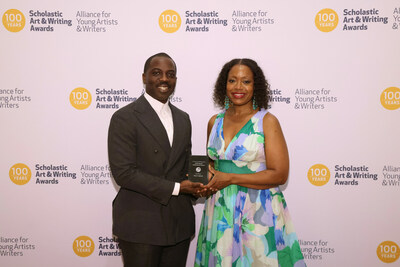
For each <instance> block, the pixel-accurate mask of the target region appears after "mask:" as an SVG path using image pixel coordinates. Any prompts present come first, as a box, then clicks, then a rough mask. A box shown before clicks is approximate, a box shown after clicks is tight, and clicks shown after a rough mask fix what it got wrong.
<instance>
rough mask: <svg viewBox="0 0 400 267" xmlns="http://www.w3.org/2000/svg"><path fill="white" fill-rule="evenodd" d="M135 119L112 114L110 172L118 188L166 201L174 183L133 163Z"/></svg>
mask: <svg viewBox="0 0 400 267" xmlns="http://www.w3.org/2000/svg"><path fill="white" fill-rule="evenodd" d="M137 125H138V121H137V120H136V118H135V117H134V116H128V114H127V113H118V112H117V113H115V114H114V115H113V117H112V118H111V122H110V127H109V131H108V157H109V162H110V167H111V172H112V174H113V177H114V179H115V181H116V183H117V184H118V185H119V186H121V187H122V188H125V189H128V190H132V191H135V192H138V193H141V194H143V195H145V196H147V197H149V198H150V199H152V200H154V201H156V202H159V203H161V204H163V205H166V204H168V201H169V199H170V198H171V194H172V191H173V189H174V185H175V183H174V182H173V181H169V180H166V179H163V178H160V177H157V176H154V175H151V174H148V173H146V172H143V171H142V170H140V169H139V168H138V166H137V149H136V147H137V146H138V145H145V144H138V143H137V137H136V130H135V127H137Z"/></svg>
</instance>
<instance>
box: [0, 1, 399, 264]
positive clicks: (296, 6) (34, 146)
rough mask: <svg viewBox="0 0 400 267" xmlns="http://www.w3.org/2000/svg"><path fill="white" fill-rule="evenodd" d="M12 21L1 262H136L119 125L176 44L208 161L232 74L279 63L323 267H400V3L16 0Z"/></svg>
mask: <svg viewBox="0 0 400 267" xmlns="http://www.w3.org/2000/svg"><path fill="white" fill-rule="evenodd" d="M12 9H15V10H12ZM168 10H169V11H168ZM164 11H167V12H164ZM246 12H247V13H246ZM0 15H1V16H2V24H1V25H0V36H1V44H0V46H1V49H0V55H1V63H0V75H1V79H0V107H1V109H0V116H1V125H2V126H1V131H0V143H1V151H2V153H1V154H2V156H1V161H0V170H1V172H0V173H1V178H2V179H0V265H1V266H7V267H8V266H68V267H69V266H104V267H106V266H107V267H108V266H110V267H111V266H122V260H121V257H120V253H119V250H118V249H117V247H116V245H117V244H116V243H115V242H114V241H113V240H112V233H111V225H112V220H111V202H112V200H113V198H114V197H115V195H116V193H117V190H118V188H117V186H116V185H115V183H114V182H113V181H112V179H111V178H110V177H109V170H108V159H107V146H106V140H107V130H108V124H109V120H110V117H111V115H112V114H113V113H114V112H115V110H116V109H117V107H118V108H120V107H122V106H124V105H126V104H128V103H129V102H131V101H132V100H133V99H134V98H137V97H139V96H140V94H141V93H142V90H143V85H142V83H141V74H142V70H143V64H144V61H145V60H146V59H147V58H148V57H149V56H151V55H153V54H155V53H157V52H160V51H165V52H167V53H168V54H170V55H171V56H172V57H173V58H174V59H175V61H176V63H177V66H178V83H177V87H176V93H175V95H174V98H173V99H172V100H173V103H174V104H175V105H176V106H178V107H179V108H181V109H183V110H185V111H187V112H188V113H189V114H190V116H191V120H192V125H193V136H192V140H193V151H192V152H193V154H204V153H205V142H206V141H205V140H206V124H207V121H208V119H209V118H210V117H211V116H212V115H213V114H215V113H217V112H218V110H217V109H216V108H214V106H213V103H212V101H211V93H212V88H213V84H214V82H215V80H216V77H217V75H218V72H219V70H220V68H221V67H222V65H223V64H224V63H225V62H227V61H228V60H230V59H232V58H236V57H249V58H252V59H255V60H256V61H257V62H258V63H259V64H260V66H261V67H262V68H263V70H264V71H265V74H266V76H267V78H268V80H269V82H270V84H271V90H272V93H273V94H272V101H271V112H272V113H273V114H275V115H276V116H277V117H278V119H279V120H280V122H281V125H282V128H283V130H284V133H285V137H286V140H287V143H288V147H289V150H290V159H291V165H290V177H289V180H288V182H287V184H285V185H284V186H282V189H283V192H284V194H285V196H286V200H287V203H288V207H289V210H290V212H291V216H292V218H293V221H294V225H295V228H296V232H297V234H298V237H299V239H300V242H301V248H302V250H303V253H304V256H305V258H306V262H307V264H308V266H311V267H319V266H329V267H330V266H332V267H335V266H349V267H353V266H371V267H375V266H398V264H399V262H400V260H397V259H398V257H399V251H400V250H399V247H398V245H400V229H399V225H400V212H399V207H398V205H399V204H398V203H399V202H400V194H399V193H400V191H399V190H400V186H399V184H400V178H399V177H400V161H399V150H400V143H399V136H400V126H399V109H398V108H399V106H400V104H399V101H400V89H399V87H400V73H399V69H400V64H399V63H400V52H399V43H400V2H399V1H398V0H396V1H395V0H386V1H361V0H358V1H356V0H351V1H343V0H340V1H323V3H322V2H321V1H311V0H308V1H283V2H282V1H281V2H278V1H261V0H254V1H236V0H229V1H228V0H223V1H177V0H171V1H151V2H148V3H145V2H143V1H128V0H116V1H105V0H97V1H94V0H90V1H75V0H71V1H67V2H63V1H50V0H38V1H26V0H25V1H22V0H12V1H11V0H2V1H1V3H0ZM90 15H95V16H98V17H95V18H90V17H88V16H90ZM245 15H249V16H251V17H249V16H247V17H245ZM178 18H180V20H181V24H180V25H179V24H178V23H179V21H178V20H177V19H178ZM93 19H94V21H95V24H93V23H92V22H91V20H93ZM193 19H194V20H193ZM249 19H250V22H249V21H248V20H249ZM159 20H161V22H162V23H161V24H159ZM163 20H164V21H163ZM316 20H317V21H316ZM320 20H321V21H320ZM23 21H25V25H23ZM207 22H209V24H207ZM324 23H325V24H324ZM165 24H167V25H165ZM173 30H175V32H166V31H173ZM89 97H91V102H90V101H89ZM118 97H120V98H119V99H118ZM381 99H382V101H381ZM29 177H30V179H29ZM202 203H203V202H201V201H199V203H197V204H196V205H195V211H196V221H197V225H196V228H198V225H199V223H200V220H201V212H202V209H203V204H202ZM195 244H196V238H195V239H194V240H193V241H192V243H191V247H190V251H189V256H188V261H187V266H192V265H193V262H194V258H195ZM393 261H394V262H393Z"/></svg>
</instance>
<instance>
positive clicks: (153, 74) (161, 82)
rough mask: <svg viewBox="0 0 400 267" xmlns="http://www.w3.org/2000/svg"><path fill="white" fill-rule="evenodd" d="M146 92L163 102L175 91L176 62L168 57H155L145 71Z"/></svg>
mask: <svg viewBox="0 0 400 267" xmlns="http://www.w3.org/2000/svg"><path fill="white" fill-rule="evenodd" d="M142 78H143V83H144V84H145V85H146V93H148V94H149V95H150V96H152V97H153V98H155V99H157V100H158V101H160V102H162V103H166V102H167V100H168V97H169V96H170V95H171V94H172V93H173V92H174V90H175V85H176V79H177V78H176V69H175V64H174V62H173V61H172V60H171V59H170V58H167V57H155V58H153V59H152V60H151V62H150V64H149V67H148V69H147V70H146V72H145V73H143V76H142Z"/></svg>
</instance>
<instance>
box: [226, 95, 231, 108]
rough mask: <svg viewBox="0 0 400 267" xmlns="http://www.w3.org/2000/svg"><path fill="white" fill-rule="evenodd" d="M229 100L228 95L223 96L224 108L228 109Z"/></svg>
mask: <svg viewBox="0 0 400 267" xmlns="http://www.w3.org/2000/svg"><path fill="white" fill-rule="evenodd" d="M230 102H231V101H230V100H229V97H228V96H225V109H228V108H229V105H230Z"/></svg>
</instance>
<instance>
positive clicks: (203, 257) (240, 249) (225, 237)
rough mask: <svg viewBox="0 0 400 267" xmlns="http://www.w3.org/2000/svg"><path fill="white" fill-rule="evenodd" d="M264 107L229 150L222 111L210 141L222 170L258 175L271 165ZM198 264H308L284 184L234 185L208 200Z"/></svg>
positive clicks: (298, 266)
mask: <svg viewBox="0 0 400 267" xmlns="http://www.w3.org/2000/svg"><path fill="white" fill-rule="evenodd" d="M267 112H268V111H267V110H265V109H261V110H260V111H258V112H257V113H256V114H255V115H254V116H253V117H252V118H251V119H250V120H249V121H248V122H247V123H246V125H245V126H243V128H242V129H241V130H240V131H239V132H238V133H237V134H236V136H235V137H234V138H233V139H232V141H231V143H230V144H229V145H228V147H227V149H226V151H224V147H225V141H224V133H223V124H224V116H225V112H223V113H220V114H218V115H217V117H216V119H215V123H214V126H213V128H212V130H211V133H210V136H209V142H208V147H207V150H208V155H209V157H210V158H211V159H212V160H214V167H215V169H216V170H218V171H221V172H226V173H255V172H259V171H262V170H265V169H266V165H265V153H264V133H263V118H264V116H265V114H266V113H267ZM195 266H196V267H199V266H210V267H214V266H223V267H225V266H237V267H247V266H253V267H254V266H274V267H289V266H295V267H301V266H306V265H305V263H304V259H303V255H302V253H301V250H300V246H299V242H298V239H297V236H296V233H295V231H294V228H293V224H292V220H291V218H290V215H289V212H288V209H287V206H286V201H285V198H284V197H283V194H282V192H281V191H280V189H279V187H276V188H271V189H264V190H257V189H251V188H247V187H242V186H238V185H230V186H227V187H225V188H224V189H222V190H220V191H218V192H217V193H216V194H214V195H212V196H210V197H208V198H207V200H206V202H205V205H204V211H203V218H202V222H201V225H200V231H199V236H198V240H197V250H196V259H195Z"/></svg>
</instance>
